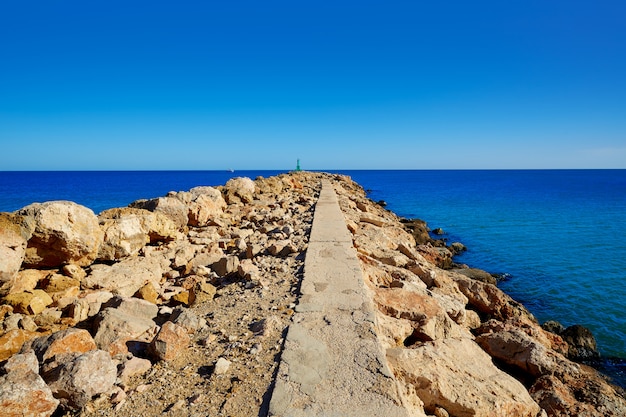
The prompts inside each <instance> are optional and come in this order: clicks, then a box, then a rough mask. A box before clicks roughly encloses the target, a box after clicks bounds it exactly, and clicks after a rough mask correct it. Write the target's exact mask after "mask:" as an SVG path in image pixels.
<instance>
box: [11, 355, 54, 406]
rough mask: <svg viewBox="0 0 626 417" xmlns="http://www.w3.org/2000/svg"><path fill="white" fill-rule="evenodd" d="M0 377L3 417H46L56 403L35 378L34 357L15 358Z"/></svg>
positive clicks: (42, 382)
mask: <svg viewBox="0 0 626 417" xmlns="http://www.w3.org/2000/svg"><path fill="white" fill-rule="evenodd" d="M4 372H6V374H4V375H2V376H0V411H1V412H2V415H3V416H7V417H12V416H15V417H18V416H29V417H49V416H51V415H52V414H53V413H54V411H55V410H56V409H57V407H58V405H59V401H58V400H57V399H56V398H54V397H53V395H52V391H51V390H50V388H49V387H48V386H47V385H46V383H45V382H44V380H43V379H42V378H41V377H40V376H39V373H38V372H39V364H38V362H37V358H36V357H35V355H34V354H33V353H32V352H31V353H25V354H20V355H15V356H14V357H12V358H11V359H9V361H7V363H6V364H5V366H4Z"/></svg>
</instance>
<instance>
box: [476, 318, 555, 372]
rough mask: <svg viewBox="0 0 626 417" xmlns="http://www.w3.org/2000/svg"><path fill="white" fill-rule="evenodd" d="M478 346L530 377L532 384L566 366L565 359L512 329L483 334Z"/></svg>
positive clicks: (517, 330) (507, 328) (477, 339)
mask: <svg viewBox="0 0 626 417" xmlns="http://www.w3.org/2000/svg"><path fill="white" fill-rule="evenodd" d="M476 343H478V344H479V345H480V346H481V347H482V348H483V349H484V350H485V352H487V353H488V354H489V355H491V356H492V357H494V358H495V359H498V360H500V361H502V362H504V363H506V364H507V365H509V366H512V367H515V368H517V369H518V370H519V371H521V372H523V373H524V374H525V375H527V376H530V377H531V380H532V379H533V378H538V377H539V376H541V375H546V374H549V373H552V372H555V371H556V370H557V369H558V368H559V367H565V366H566V364H565V358H563V357H562V356H561V355H559V354H557V353H556V352H554V351H552V350H549V349H547V348H546V347H545V346H544V345H542V344H541V343H539V342H538V341H536V340H535V339H533V338H531V337H530V336H528V335H527V334H526V333H524V332H522V331H521V330H519V329H517V328H514V327H512V326H509V327H506V328H505V329H504V330H500V331H495V332H491V333H485V334H481V335H479V336H478V337H477V338H476Z"/></svg>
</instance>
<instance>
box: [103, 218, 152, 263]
mask: <svg viewBox="0 0 626 417" xmlns="http://www.w3.org/2000/svg"><path fill="white" fill-rule="evenodd" d="M100 227H101V228H102V230H103V231H104V239H103V242H102V246H100V251H99V252H98V259H102V260H106V261H112V260H116V259H122V258H125V257H128V256H132V255H136V254H138V253H139V251H140V250H141V249H142V248H143V247H144V246H145V245H146V244H147V243H149V242H150V238H149V236H148V233H147V231H146V230H145V229H144V228H143V224H142V219H141V218H139V217H137V216H124V217H121V218H118V219H101V220H100Z"/></svg>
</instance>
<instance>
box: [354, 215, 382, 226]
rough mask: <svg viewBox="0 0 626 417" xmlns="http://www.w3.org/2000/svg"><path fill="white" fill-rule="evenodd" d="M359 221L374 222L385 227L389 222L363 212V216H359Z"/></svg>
mask: <svg viewBox="0 0 626 417" xmlns="http://www.w3.org/2000/svg"><path fill="white" fill-rule="evenodd" d="M359 221H360V222H361V223H369V224H373V225H374V226H378V227H383V226H384V225H386V224H387V222H386V221H385V220H384V219H381V218H380V217H378V216H374V215H372V214H362V215H361V217H360V218H359Z"/></svg>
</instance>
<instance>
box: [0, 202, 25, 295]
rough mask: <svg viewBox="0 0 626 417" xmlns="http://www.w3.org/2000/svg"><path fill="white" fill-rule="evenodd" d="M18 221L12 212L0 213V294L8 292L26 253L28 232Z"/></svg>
mask: <svg viewBox="0 0 626 417" xmlns="http://www.w3.org/2000/svg"><path fill="white" fill-rule="evenodd" d="M19 221H20V218H16V216H14V215H12V214H9V213H0V296H2V295H4V294H6V293H8V292H9V289H10V288H9V287H11V286H12V285H13V283H14V281H15V278H16V276H17V272H18V271H19V270H20V266H22V262H23V261H24V256H25V255H26V245H27V243H28V239H29V238H30V233H29V232H28V230H27V229H26V228H25V227H23V226H21V225H20V224H19Z"/></svg>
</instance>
